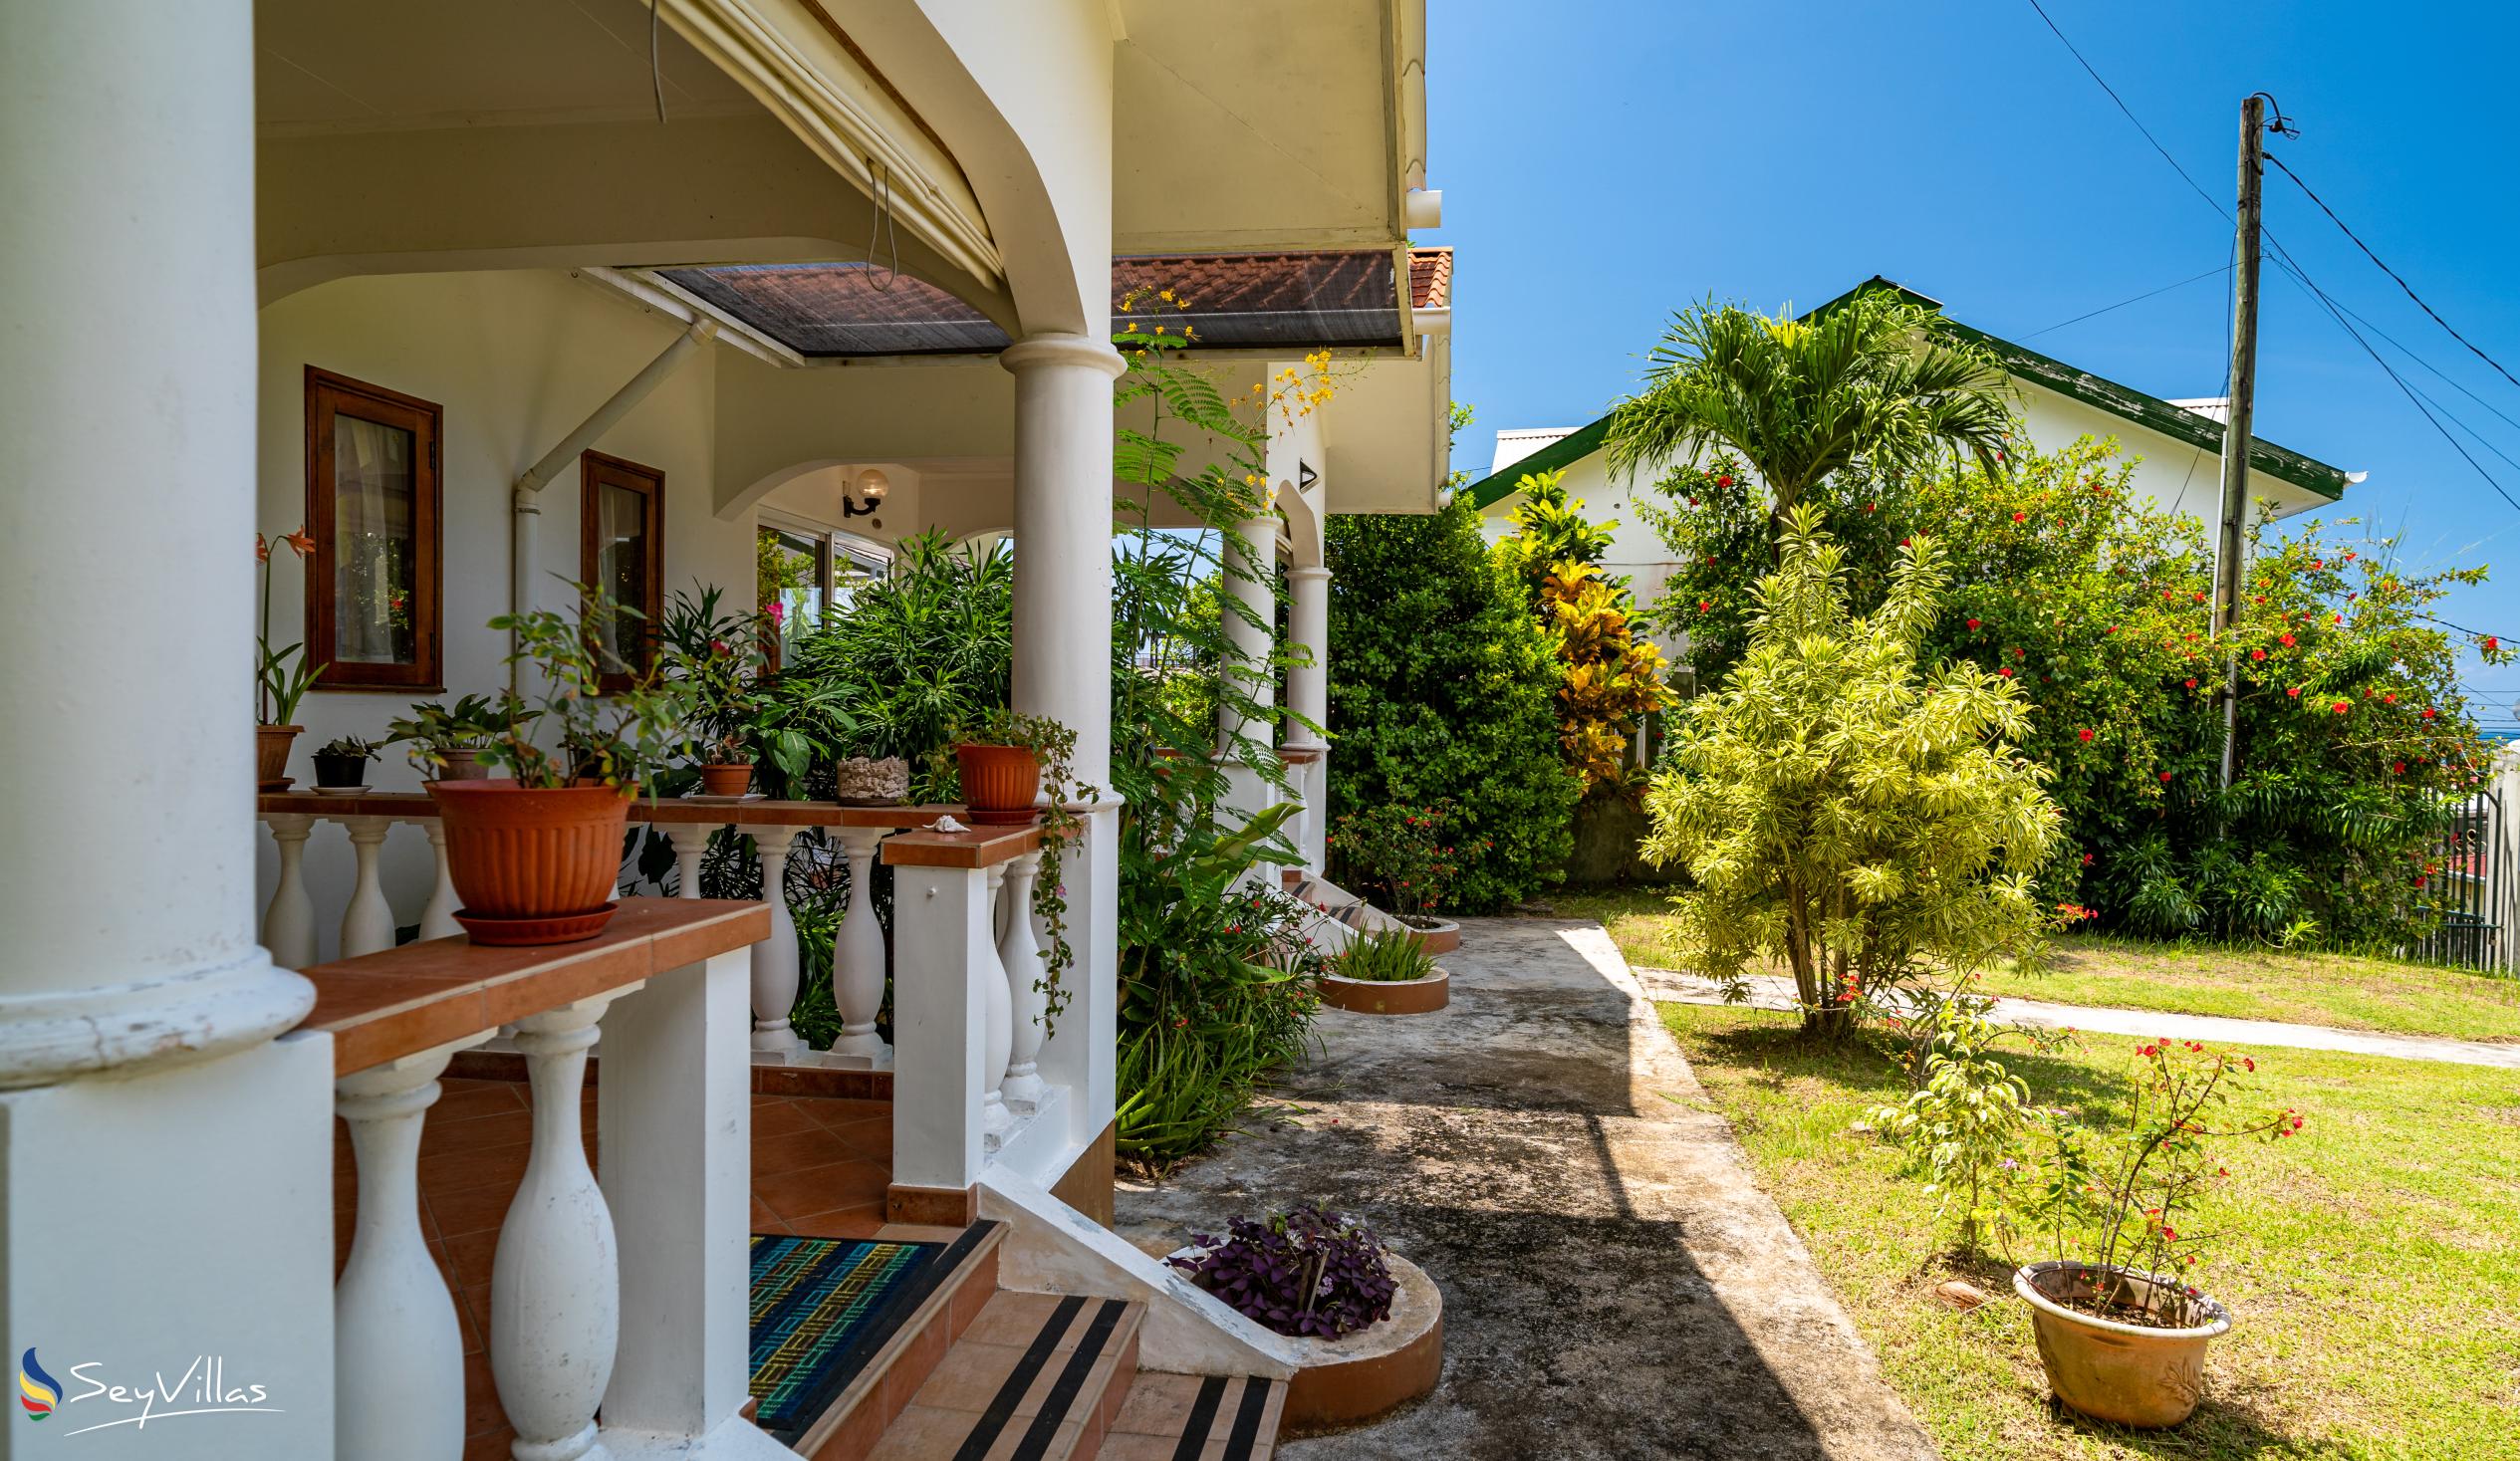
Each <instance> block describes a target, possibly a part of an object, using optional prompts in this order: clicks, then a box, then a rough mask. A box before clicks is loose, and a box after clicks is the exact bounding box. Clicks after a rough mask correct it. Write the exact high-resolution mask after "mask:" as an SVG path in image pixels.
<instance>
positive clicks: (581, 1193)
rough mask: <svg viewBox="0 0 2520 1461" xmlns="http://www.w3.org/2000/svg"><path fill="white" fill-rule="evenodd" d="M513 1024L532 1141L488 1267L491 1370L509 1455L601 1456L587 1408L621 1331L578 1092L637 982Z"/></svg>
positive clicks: (597, 1397)
mask: <svg viewBox="0 0 2520 1461" xmlns="http://www.w3.org/2000/svg"><path fill="white" fill-rule="evenodd" d="M637 987H638V986H636V985H630V986H628V987H626V988H623V989H619V990H615V991H613V993H611V994H607V995H603V996H600V997H598V998H595V999H590V1000H581V1001H579V1002H578V1003H576V1004H573V1005H563V1006H562V1007H560V1008H559V1009H556V1010H547V1011H545V1012H543V1013H542V1014H539V1015H532V1016H528V1017H527V1018H525V1019H523V1020H519V1021H518V1022H517V1024H516V1048H517V1049H518V1050H520V1051H522V1052H524V1055H525V1071H526V1076H527V1078H528V1079H529V1080H530V1081H531V1082H532V1083H533V1089H534V1142H533V1147H532V1150H531V1153H530V1154H529V1155H528V1156H527V1158H526V1162H525V1176H524V1179H523V1180H522V1181H521V1182H519V1183H518V1185H517V1189H516V1200H515V1201H513V1202H511V1203H510V1204H509V1205H508V1212H507V1221H506V1223H505V1225H504V1226H502V1227H501V1228H500V1229H499V1247H498V1252H497V1255H496V1256H495V1257H494V1258H493V1259H492V1260H491V1266H490V1373H491V1377H492V1378H493V1379H495V1380H497V1381H498V1386H499V1403H500V1404H501V1405H502V1406H504V1407H505V1408H506V1410H507V1416H508V1423H509V1424H510V1425H512V1426H514V1427H515V1428H516V1442H515V1444H514V1446H513V1447H512V1449H513V1451H514V1454H515V1456H516V1457H517V1461H577V1458H580V1457H587V1456H603V1455H605V1454H606V1452H605V1451H604V1449H603V1448H602V1447H601V1446H600V1445H599V1444H598V1443H597V1441H596V1433H595V1412H596V1407H597V1406H598V1405H599V1404H601V1403H602V1401H603V1399H604V1387H605V1386H606V1385H607V1384H608V1383H610V1382H611V1380H612V1377H613V1356H614V1350H615V1347H616V1346H617V1344H618V1343H619V1341H620V1338H621V1322H622V1287H621V1286H622V1276H621V1265H620V1261H619V1258H618V1256H617V1253H616V1249H615V1246H614V1236H613V1214H612V1210H611V1209H610V1208H608V1207H607V1206H606V1205H605V1202H604V1192H603V1189H602V1188H600V1187H598V1186H597V1185H596V1181H595V1173H594V1172H593V1171H592V1170H590V1169H589V1167H588V1166H587V1150H586V1142H585V1138H584V1136H583V1135H582V1134H581V1124H580V1123H581V1120H582V1117H581V1115H580V1106H579V1094H580V1091H581V1089H582V1088H583V1086H584V1084H585V1079H586V1071H587V1047H589V1046H591V1045H593V1044H595V1041H596V1021H597V1020H598V1019H599V1018H600V1017H601V1016H602V1015H603V1013H604V1010H605V1007H606V1006H607V1005H610V1004H611V1003H612V1002H613V1000H614V999H615V998H617V997H619V996H621V995H624V994H628V993H630V990H632V989H635V988H637Z"/></svg>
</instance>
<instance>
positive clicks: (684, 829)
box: [664, 823, 717, 898]
mask: <svg viewBox="0 0 2520 1461" xmlns="http://www.w3.org/2000/svg"><path fill="white" fill-rule="evenodd" d="M716 832H717V829H716V828H715V827H704V826H701V825H699V824H696V823H675V824H673V825H671V826H668V827H666V828H665V829H664V834H665V840H666V841H667V842H670V843H672V844H673V865H674V869H675V870H674V878H673V884H674V886H673V895H674V896H675V897H678V898H696V897H698V896H699V895H700V859H701V858H702V857H704V856H706V855H708V851H709V839H710V837H712V836H713V835H715V833H716Z"/></svg>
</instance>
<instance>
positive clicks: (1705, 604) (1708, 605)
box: [1697, 599, 1715, 613]
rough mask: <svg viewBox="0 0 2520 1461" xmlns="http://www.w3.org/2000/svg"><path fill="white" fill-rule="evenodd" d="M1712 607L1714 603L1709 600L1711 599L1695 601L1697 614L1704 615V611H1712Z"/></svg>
mask: <svg viewBox="0 0 2520 1461" xmlns="http://www.w3.org/2000/svg"><path fill="white" fill-rule="evenodd" d="M1714 607H1715V602H1714V601H1713V600H1711V599H1700V600H1698V601H1697V611H1698V612H1699V613H1704V612H1705V611H1706V610H1708V609H1712V608H1714Z"/></svg>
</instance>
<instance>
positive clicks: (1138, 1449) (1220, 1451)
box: [1094, 1371, 1286, 1461]
mask: <svg viewBox="0 0 2520 1461" xmlns="http://www.w3.org/2000/svg"><path fill="white" fill-rule="evenodd" d="M1285 1406H1286V1382H1285V1381H1284V1380H1272V1379H1264V1378H1262V1377H1261V1376H1259V1375H1221V1374H1208V1375H1195V1374H1155V1373H1152V1372H1148V1371H1140V1372H1139V1373H1138V1375H1137V1378H1136V1380H1135V1381H1134V1383H1133V1384H1132V1385H1131V1387H1130V1395H1129V1399H1128V1401H1127V1402H1126V1403H1124V1404H1123V1405H1122V1406H1121V1409H1120V1414H1119V1415H1118V1417H1116V1418H1115V1419H1114V1420H1113V1422H1112V1429H1111V1433H1110V1434H1109V1435H1107V1436H1105V1437H1104V1438H1103V1447H1102V1450H1101V1451H1100V1452H1099V1453H1097V1456H1096V1457H1095V1458H1094V1461H1268V1458H1269V1456H1270V1454H1271V1452H1272V1451H1273V1450H1274V1449H1275V1447H1276V1442H1277V1432H1278V1422H1279V1419H1280V1417H1281V1416H1282V1415H1283V1414H1284V1411H1285Z"/></svg>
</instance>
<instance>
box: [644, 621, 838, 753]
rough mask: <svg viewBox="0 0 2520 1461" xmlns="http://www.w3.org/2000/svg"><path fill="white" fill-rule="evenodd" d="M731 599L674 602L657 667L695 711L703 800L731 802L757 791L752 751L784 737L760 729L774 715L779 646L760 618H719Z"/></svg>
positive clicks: (771, 729) (692, 712)
mask: <svg viewBox="0 0 2520 1461" xmlns="http://www.w3.org/2000/svg"><path fill="white" fill-rule="evenodd" d="M724 597H725V591H724V590H723V589H719V588H716V587H714V586H708V587H702V588H701V589H700V592H699V595H698V597H696V598H694V597H693V596H691V595H689V594H683V593H676V594H675V595H674V596H673V603H672V605H671V606H670V607H669V608H668V609H666V611H665V618H664V623H663V624H662V626H661V627H662V629H663V633H662V635H661V636H660V637H661V640H662V643H661V646H660V652H659V654H658V656H657V669H658V672H659V673H660V674H662V675H663V676H664V677H665V678H666V679H667V680H669V681H671V682H672V683H673V684H675V685H676V686H678V687H679V688H680V690H681V692H682V694H683V695H684V697H685V699H686V701H687V703H688V705H689V710H690V715H691V726H692V729H693V730H694V731H695V732H696V733H697V743H698V745H699V747H700V751H699V755H700V762H699V773H700V791H701V794H702V795H704V796H710V797H729V798H731V797H741V796H743V795H744V794H745V793H746V792H747V791H748V790H749V789H750V788H751V786H752V783H753V762H754V759H755V758H754V751H753V747H754V746H755V745H756V744H760V743H762V742H763V741H765V740H768V739H769V738H771V737H775V735H776V733H777V729H778V726H777V725H776V724H775V723H774V724H773V725H772V726H771V727H769V728H768V729H767V731H766V732H765V729H764V727H763V726H762V725H761V723H760V722H761V721H762V719H763V718H764V716H765V715H774V714H775V707H772V706H770V705H768V704H767V703H765V700H764V698H763V695H762V691H763V688H764V681H765V679H766V677H767V676H768V674H769V669H770V654H771V648H770V646H771V645H772V644H773V643H775V642H776V641H775V639H773V638H771V637H770V636H769V635H766V634H765V633H764V632H763V629H762V620H761V618H760V617H759V616H758V615H752V616H748V615H744V614H734V613H727V614H721V613H719V612H718V611H717V609H718V604H719V602H720V601H721V600H722V599H723V598H724ZM773 622H774V625H775V620H774V621H773ZM774 632H775V629H774ZM757 737H759V738H760V739H757ZM797 749H798V751H799V753H800V754H798V755H796V756H795V757H793V758H791V759H793V760H795V761H797V762H798V763H799V764H798V765H797V766H796V768H795V774H796V775H799V776H801V775H802V773H803V770H804V767H803V765H802V763H803V761H804V760H805V759H806V756H807V754H810V748H805V747H799V748H797ZM782 769H786V768H784V767H783V768H782Z"/></svg>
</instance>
